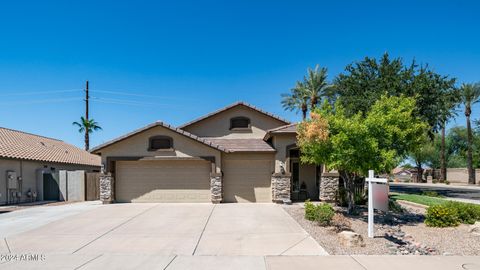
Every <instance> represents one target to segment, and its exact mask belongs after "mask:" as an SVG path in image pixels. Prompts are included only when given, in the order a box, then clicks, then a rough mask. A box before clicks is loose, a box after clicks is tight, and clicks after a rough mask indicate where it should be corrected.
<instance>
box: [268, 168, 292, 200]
mask: <svg viewBox="0 0 480 270" xmlns="http://www.w3.org/2000/svg"><path fill="white" fill-rule="evenodd" d="M291 177H292V175H291V174H289V173H285V174H281V173H274V174H272V201H273V202H276V203H291V202H292V201H291V200H290V179H291Z"/></svg>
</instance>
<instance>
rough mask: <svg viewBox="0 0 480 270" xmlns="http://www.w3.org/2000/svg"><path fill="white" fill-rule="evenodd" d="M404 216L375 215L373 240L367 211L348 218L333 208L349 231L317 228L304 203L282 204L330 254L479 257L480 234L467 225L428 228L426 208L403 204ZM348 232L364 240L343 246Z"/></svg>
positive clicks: (327, 227)
mask: <svg viewBox="0 0 480 270" xmlns="http://www.w3.org/2000/svg"><path fill="white" fill-rule="evenodd" d="M402 208H403V209H404V212H403V213H391V214H389V215H376V217H375V222H376V223H375V238H373V239H372V238H368V237H367V210H366V209H365V208H361V207H360V208H359V215H355V216H349V215H347V214H346V213H345V212H344V209H343V208H335V210H336V212H337V213H336V219H337V220H340V223H343V224H345V223H346V224H348V226H347V227H350V229H346V228H345V227H344V228H341V229H339V228H338V226H326V227H324V226H319V225H318V224H317V222H314V221H309V220H307V219H305V209H304V207H303V204H293V205H285V206H284V209H285V211H286V212H287V213H288V214H290V216H292V217H293V218H294V219H295V220H296V221H297V222H298V223H299V224H300V226H302V227H303V228H304V229H305V231H307V232H308V233H309V234H310V235H311V236H312V237H313V238H314V239H315V240H316V241H317V242H318V243H319V244H320V245H321V246H322V247H323V248H325V250H326V251H327V252H328V253H329V254H331V255H347V254H365V255H392V254H395V255H480V235H476V234H473V233H471V232H470V225H465V224H460V225H459V226H457V227H450V228H433V227H427V226H426V225H425V224H424V223H423V221H424V214H425V209H424V208H421V207H415V206H412V205H407V204H403V205H402ZM334 220H335V219H334ZM344 230H351V231H353V232H355V233H358V234H359V235H360V236H361V238H363V245H354V246H347V245H345V244H341V243H342V239H341V237H340V236H339V234H338V233H339V232H340V231H344Z"/></svg>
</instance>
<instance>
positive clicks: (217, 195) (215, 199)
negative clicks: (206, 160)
mask: <svg viewBox="0 0 480 270" xmlns="http://www.w3.org/2000/svg"><path fill="white" fill-rule="evenodd" d="M210 193H211V196H212V198H211V200H212V203H220V202H222V199H223V188H222V174H221V173H211V174H210Z"/></svg>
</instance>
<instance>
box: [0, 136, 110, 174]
mask: <svg viewBox="0 0 480 270" xmlns="http://www.w3.org/2000/svg"><path fill="white" fill-rule="evenodd" d="M0 157H3V158H15V159H25V160H36V161H44V162H55V163H67V164H79V165H91V166H100V164H101V161H100V157H99V156H97V155H92V154H90V153H89V152H87V151H84V150H82V149H80V148H78V147H75V146H73V145H71V144H68V143H65V142H63V141H60V140H56V139H52V138H47V137H43V136H39V135H34V134H30V133H26V132H22V131H18V130H13V129H8V128H2V127H0Z"/></svg>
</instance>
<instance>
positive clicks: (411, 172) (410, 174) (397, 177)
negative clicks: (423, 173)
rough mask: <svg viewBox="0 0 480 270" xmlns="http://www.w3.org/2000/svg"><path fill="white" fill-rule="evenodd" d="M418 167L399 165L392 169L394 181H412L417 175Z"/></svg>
mask: <svg viewBox="0 0 480 270" xmlns="http://www.w3.org/2000/svg"><path fill="white" fill-rule="evenodd" d="M416 173H417V172H416V169H405V168H403V167H397V168H395V169H393V170H392V175H393V178H394V181H396V182H410V181H412V180H413V179H414V177H415V176H416Z"/></svg>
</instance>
